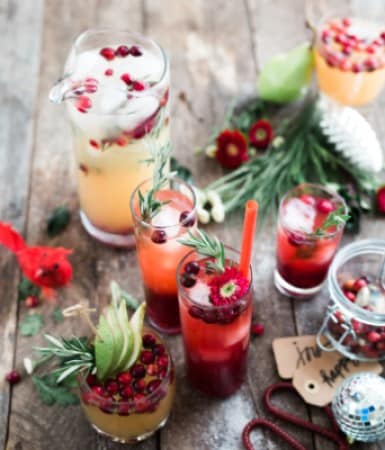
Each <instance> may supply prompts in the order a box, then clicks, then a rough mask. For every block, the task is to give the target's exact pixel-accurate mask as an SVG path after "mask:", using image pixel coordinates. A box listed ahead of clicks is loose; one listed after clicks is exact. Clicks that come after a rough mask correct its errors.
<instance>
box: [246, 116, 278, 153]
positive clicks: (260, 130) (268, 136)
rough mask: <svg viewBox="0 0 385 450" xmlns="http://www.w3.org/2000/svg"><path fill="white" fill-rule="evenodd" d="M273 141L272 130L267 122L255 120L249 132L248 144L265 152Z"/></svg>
mask: <svg viewBox="0 0 385 450" xmlns="http://www.w3.org/2000/svg"><path fill="white" fill-rule="evenodd" d="M272 139H273V128H272V126H271V123H270V122H269V121H268V120H263V119H261V120H257V121H256V122H255V123H254V124H253V125H252V126H251V128H250V130H249V140H250V144H251V145H253V146H254V147H256V148H258V149H259V150H265V149H266V148H267V147H268V146H269V144H270V142H271V141H272Z"/></svg>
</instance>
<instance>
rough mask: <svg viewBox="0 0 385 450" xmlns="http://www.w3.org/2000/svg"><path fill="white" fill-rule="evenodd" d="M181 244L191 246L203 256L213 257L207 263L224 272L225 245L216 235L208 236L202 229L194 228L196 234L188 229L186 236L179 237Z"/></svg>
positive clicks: (212, 267)
mask: <svg viewBox="0 0 385 450" xmlns="http://www.w3.org/2000/svg"><path fill="white" fill-rule="evenodd" d="M178 242H180V243H181V244H182V245H185V246H187V247H191V248H193V249H194V250H196V251H197V252H198V253H199V254H201V255H203V256H209V257H212V258H214V262H212V261H210V262H209V263H208V264H207V265H208V267H210V268H211V269H213V270H217V271H219V272H224V270H225V247H224V245H223V243H222V242H221V241H220V240H219V239H218V238H217V237H216V236H213V237H211V236H209V235H208V234H207V233H205V232H204V231H202V230H196V235H194V234H192V233H191V232H190V231H189V233H188V238H184V239H179V240H178Z"/></svg>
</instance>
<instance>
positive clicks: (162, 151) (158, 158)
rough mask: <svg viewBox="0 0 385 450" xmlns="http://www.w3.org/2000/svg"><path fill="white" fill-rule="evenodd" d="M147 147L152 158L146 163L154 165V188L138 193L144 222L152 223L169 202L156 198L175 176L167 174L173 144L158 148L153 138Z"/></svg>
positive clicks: (149, 139)
mask: <svg viewBox="0 0 385 450" xmlns="http://www.w3.org/2000/svg"><path fill="white" fill-rule="evenodd" d="M147 146H148V147H149V149H150V153H151V158H150V159H148V160H146V161H145V162H147V163H148V162H151V163H154V172H153V178H152V188H151V189H149V191H148V192H146V193H145V194H143V193H142V192H141V190H139V191H138V197H139V208H140V214H141V217H142V219H143V220H145V221H151V219H153V218H154V217H155V216H156V215H157V214H158V213H159V211H160V209H161V207H162V206H163V205H165V204H167V203H169V202H167V201H164V202H162V201H160V200H157V199H156V198H155V193H156V192H157V191H159V190H160V189H161V188H162V187H163V186H164V185H165V184H166V183H167V181H168V180H169V178H170V176H171V175H173V174H165V173H164V171H165V169H166V168H167V165H168V161H169V158H170V154H171V144H170V143H168V144H166V145H163V146H160V147H159V146H158V145H157V144H156V143H155V140H154V139H152V138H151V137H150V138H148V140H147Z"/></svg>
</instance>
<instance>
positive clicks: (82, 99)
mask: <svg viewBox="0 0 385 450" xmlns="http://www.w3.org/2000/svg"><path fill="white" fill-rule="evenodd" d="M75 104H76V108H77V109H78V111H79V112H82V113H85V112H87V109H90V108H91V106H92V101H91V99H90V98H89V97H87V96H86V95H79V97H78V98H77V99H76V103H75Z"/></svg>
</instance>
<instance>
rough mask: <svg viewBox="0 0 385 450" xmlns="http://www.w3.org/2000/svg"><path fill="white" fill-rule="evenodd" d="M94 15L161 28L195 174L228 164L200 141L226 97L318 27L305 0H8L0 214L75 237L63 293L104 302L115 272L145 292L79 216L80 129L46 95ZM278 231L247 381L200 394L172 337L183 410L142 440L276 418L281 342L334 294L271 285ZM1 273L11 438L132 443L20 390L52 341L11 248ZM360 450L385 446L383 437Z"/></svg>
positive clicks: (2, 405) (223, 447) (258, 257)
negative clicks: (16, 378) (16, 379)
mask: <svg viewBox="0 0 385 450" xmlns="http://www.w3.org/2000/svg"><path fill="white" fill-rule="evenodd" d="M95 26H111V27H117V28H125V29H135V30H138V31H141V32H143V33H146V34H149V35H151V36H153V37H154V38H155V39H156V40H158V41H159V42H160V43H161V44H162V45H163V46H164V47H165V48H166V49H167V51H168V53H169V55H170V59H171V71H172V86H173V90H172V132H173V142H174V148H175V154H176V156H177V157H178V158H179V159H180V161H181V162H183V163H186V164H188V165H189V166H190V167H192V168H193V171H194V174H195V176H196V181H197V184H198V185H199V184H201V185H204V184H206V183H207V181H208V180H209V179H212V178H214V176H216V175H218V174H219V173H220V170H219V169H218V168H217V166H216V165H215V163H214V162H210V161H207V160H206V159H205V158H204V157H202V156H199V157H197V156H195V155H194V149H195V148H196V147H197V146H198V145H202V144H203V143H204V142H205V140H206V139H207V137H208V136H209V134H210V131H211V129H212V127H213V126H214V125H215V124H217V123H218V122H219V121H220V120H221V118H222V117H223V113H224V109H225V106H226V104H227V103H228V101H229V99H230V98H231V97H233V96H234V95H238V94H247V93H253V92H255V84H256V74H257V70H258V67H259V66H260V64H261V62H262V63H263V61H265V60H266V59H267V58H268V57H269V56H270V55H272V54H274V53H276V52H278V51H280V50H287V49H289V48H291V47H292V46H293V45H294V44H297V43H300V42H301V41H302V40H303V39H304V38H305V37H306V36H308V31H307V30H306V28H305V26H304V5H303V1H302V0H290V1H289V0H274V1H263V0H243V1H240V0H239V1H226V0H210V1H205V0H162V1H161V0H125V1H122V0H82V1H76V0H67V1H61V0H28V1H22V0H1V1H0V35H1V36H2V45H1V51H0V67H1V71H0V85H1V91H0V108H1V115H0V179H1V183H0V217H1V219H2V220H6V221H9V222H12V223H13V224H14V225H15V226H16V227H17V228H18V229H19V230H20V231H22V232H23V233H24V235H25V236H26V237H27V239H28V242H29V243H38V244H40V245H43V244H50V245H59V244H60V245H63V246H66V247H72V248H74V249H75V253H74V255H73V257H72V261H73V264H74V267H75V271H76V272H75V278H74V281H73V283H72V285H71V286H70V287H69V288H67V289H63V290H61V291H60V294H59V303H60V305H62V306H68V305H70V304H72V303H73V302H75V301H77V300H78V299H80V298H84V297H85V298H89V299H90V301H91V302H92V303H93V304H95V305H96V306H97V307H98V308H100V307H102V306H103V305H104V304H105V303H106V302H107V292H108V284H109V281H110V280H111V279H112V278H114V279H116V280H117V281H118V282H120V283H121V284H122V286H123V287H124V288H126V289H127V290H129V291H131V292H132V293H133V294H136V295H138V296H139V298H143V293H142V287H141V284H140V282H138V280H139V279H140V277H139V272H138V266H137V263H136V256H135V252H126V251H117V250H112V249H108V248H106V247H104V246H102V245H99V244H98V243H97V242H95V241H94V240H92V239H91V238H90V237H88V236H87V234H86V233H85V231H84V230H83V228H82V226H81V224H80V221H79V218H78V215H77V214H76V211H77V210H78V200H77V196H76V187H75V180H74V176H73V174H72V164H71V163H72V154H71V136H70V130H69V126H68V123H67V122H66V118H65V113H64V110H63V109H61V108H59V107H57V106H55V105H52V104H50V103H49V101H48V91H49V89H50V87H51V85H52V84H53V82H54V81H55V80H56V79H57V78H58V76H59V75H60V74H61V72H62V68H63V63H64V61H65V58H66V55H67V52H68V50H69V48H70V46H71V43H72V41H73V39H74V38H75V36H77V35H78V34H79V33H80V32H81V31H83V30H84V29H86V28H90V27H95ZM181 93H183V94H184V95H180V94H181ZM184 97H185V101H182V100H181V99H183V98H184ZM382 104H385V101H384V97H382V99H380V101H379V102H377V104H376V105H374V106H372V107H371V108H370V110H369V111H368V114H369V118H370V120H371V121H372V123H373V124H374V126H375V127H376V129H377V131H378V132H379V135H380V137H382V141H384V138H385V130H384V125H383V114H382V113H381V114H379V112H380V111H381V105H382ZM382 111H383V110H382ZM63 203H64V204H67V205H68V206H69V207H70V209H71V210H72V211H74V214H73V217H74V218H73V220H72V223H71V226H70V227H69V228H68V229H67V230H66V231H65V232H64V233H63V234H62V235H60V236H59V237H57V238H55V239H51V240H50V239H49V238H48V237H47V235H46V233H45V218H46V217H47V215H48V214H49V212H50V211H51V210H52V209H53V208H54V207H56V206H57V205H59V204H63ZM240 224H241V218H240V217H239V216H237V215H236V216H234V217H232V218H230V219H229V220H228V221H227V222H226V224H225V226H217V227H215V232H217V233H218V235H219V236H220V237H221V238H223V240H224V241H225V242H231V243H232V245H235V246H237V245H239V241H240ZM383 227H384V222H383V220H373V219H371V220H366V221H364V223H363V227H362V232H361V234H360V236H359V237H358V238H362V237H369V236H373V237H379V236H381V235H382V236H384V231H383ZM213 228H214V227H213ZM274 239H275V237H274V232H273V229H270V230H265V231H264V232H263V234H262V233H259V235H258V243H257V245H256V251H255V255H254V260H253V265H254V268H255V269H256V270H255V273H256V276H255V280H254V286H255V297H256V298H255V303H256V307H255V317H256V319H257V320H258V321H261V322H263V323H264V324H265V327H266V332H265V335H264V336H263V337H261V338H258V339H254V340H253V341H252V344H251V349H250V350H251V351H250V360H249V370H248V377H247V382H246V383H245V384H244V385H243V387H242V388H241V389H240V391H239V393H237V394H236V395H234V396H232V397H231V398H229V399H228V400H226V401H218V400H212V399H208V398H206V397H204V396H202V395H200V394H199V393H197V392H195V391H193V390H192V389H191V388H190V386H189V384H188V382H187V380H186V376H185V370H184V364H183V354H182V346H181V338H180V337H179V336H178V337H172V338H167V343H168V344H169V346H170V347H171V349H172V353H173V356H174V359H175V361H176V365H177V382H178V395H177V397H176V401H175V405H174V410H173V413H172V416H171V418H170V420H169V423H168V426H167V427H166V428H165V429H164V430H163V431H161V432H159V433H157V434H156V436H154V437H153V438H151V439H149V440H148V441H147V442H145V443H143V444H141V445H138V446H137V447H135V448H137V449H140V450H155V449H157V450H159V449H161V450H166V449H167V450H206V449H207V450H209V449H210V450H214V449H215V450H235V449H241V448H243V447H242V445H241V440H240V434H241V430H242V428H243V427H244V425H245V424H246V422H247V421H249V420H250V419H251V418H252V417H254V416H255V415H256V414H258V415H265V412H264V410H263V407H262V404H261V394H262V391H263V389H264V388H265V387H266V386H267V385H268V384H269V383H271V382H273V381H275V380H277V379H278V377H277V373H276V369H275V364H274V361H273V357H272V352H271V342H272V339H273V338H274V337H277V336H289V335H295V334H303V333H314V332H316V331H317V329H318V327H319V325H320V321H321V319H322V317H323V314H324V311H325V306H326V303H327V293H326V292H325V291H324V292H323V293H322V294H321V295H319V296H318V297H317V298H315V299H314V300H312V301H309V302H291V301H289V300H287V299H286V298H283V297H281V296H280V295H279V294H278V293H277V292H276V290H275V289H274V287H273V282H272V273H273V268H274V263H275V258H274V247H275V242H274ZM349 239H351V238H349ZM0 274H1V278H0V280H1V281H0V289H1V290H0V292H1V300H0V355H1V366H0V445H4V446H6V448H7V449H8V450H49V449H55V450H96V449H97V450H106V449H118V448H121V447H120V446H119V445H115V444H112V443H110V442H108V441H107V440H105V439H103V438H100V437H99V436H98V435H97V434H96V433H94V432H93V431H92V430H91V428H90V426H89V425H88V423H87V422H86V420H85V418H84V417H83V415H82V413H81V411H80V408H78V407H76V406H73V407H68V408H67V409H63V408H60V407H55V406H54V407H47V406H44V405H42V403H41V402H40V400H39V398H38V397H37V395H36V393H35V391H34V389H33V386H32V383H31V380H29V379H26V380H24V381H23V382H22V383H21V384H20V385H18V386H16V387H15V388H14V389H10V388H9V386H8V384H7V383H6V382H4V376H5V374H6V373H7V372H8V371H9V370H10V369H11V368H12V367H13V366H20V365H21V363H22V359H23V357H25V356H26V355H29V354H30V352H31V347H32V345H39V344H41V343H42V342H43V338H42V333H40V334H39V336H36V337H34V338H25V337H22V336H20V334H19V333H18V323H19V322H20V321H21V320H22V319H23V318H24V317H25V315H26V314H28V310H27V309H26V308H25V306H23V305H21V304H19V305H18V303H17V294H16V287H17V284H18V282H19V280H20V272H19V270H18V267H17V264H16V261H15V258H14V257H13V256H12V255H11V254H10V253H8V252H6V251H4V250H1V251H0ZM41 309H44V311H43V312H44V315H45V318H46V320H45V322H46V323H45V327H44V331H45V332H47V331H49V332H52V333H55V334H65V335H70V334H71V333H72V332H76V334H78V333H79V328H80V326H79V323H78V322H77V321H72V322H64V323H61V324H59V325H55V324H54V322H53V321H52V319H51V318H50V313H51V311H52V309H53V306H52V305H46V306H44V307H43V308H41ZM82 331H86V330H85V329H84V330H82ZM278 403H279V404H281V405H283V406H285V407H286V408H287V409H290V410H291V411H296V412H298V413H299V414H301V415H302V416H303V417H308V418H311V419H312V420H313V421H314V422H315V423H320V424H322V423H324V418H323V416H322V414H321V413H320V412H319V410H317V409H316V408H310V407H306V406H304V404H303V403H302V402H301V401H298V400H297V399H296V398H290V399H289V398H283V399H281V400H280V401H279V402H278ZM287 429H288V431H289V432H291V433H293V434H294V435H295V436H296V437H297V438H298V439H299V440H300V441H301V442H302V443H303V445H304V446H305V447H306V448H307V449H309V450H311V449H324V450H328V449H333V448H334V446H333V445H331V444H330V443H329V442H327V441H325V440H322V439H318V438H315V437H313V436H312V435H311V434H310V433H307V432H303V431H301V430H299V429H296V428H294V427H292V426H287ZM253 442H254V445H255V448H256V449H259V450H262V449H264V450H265V449H286V448H288V447H286V446H285V445H284V444H283V443H282V442H280V441H277V440H276V439H272V438H271V435H270V434H269V433H263V432H259V431H257V432H255V433H254V437H253ZM355 448H357V449H360V448H362V449H364V448H365V449H368V450H369V449H371V450H374V449H385V444H382V445H380V444H378V445H372V446H370V445H368V446H360V445H357V446H356V447H355Z"/></svg>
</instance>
